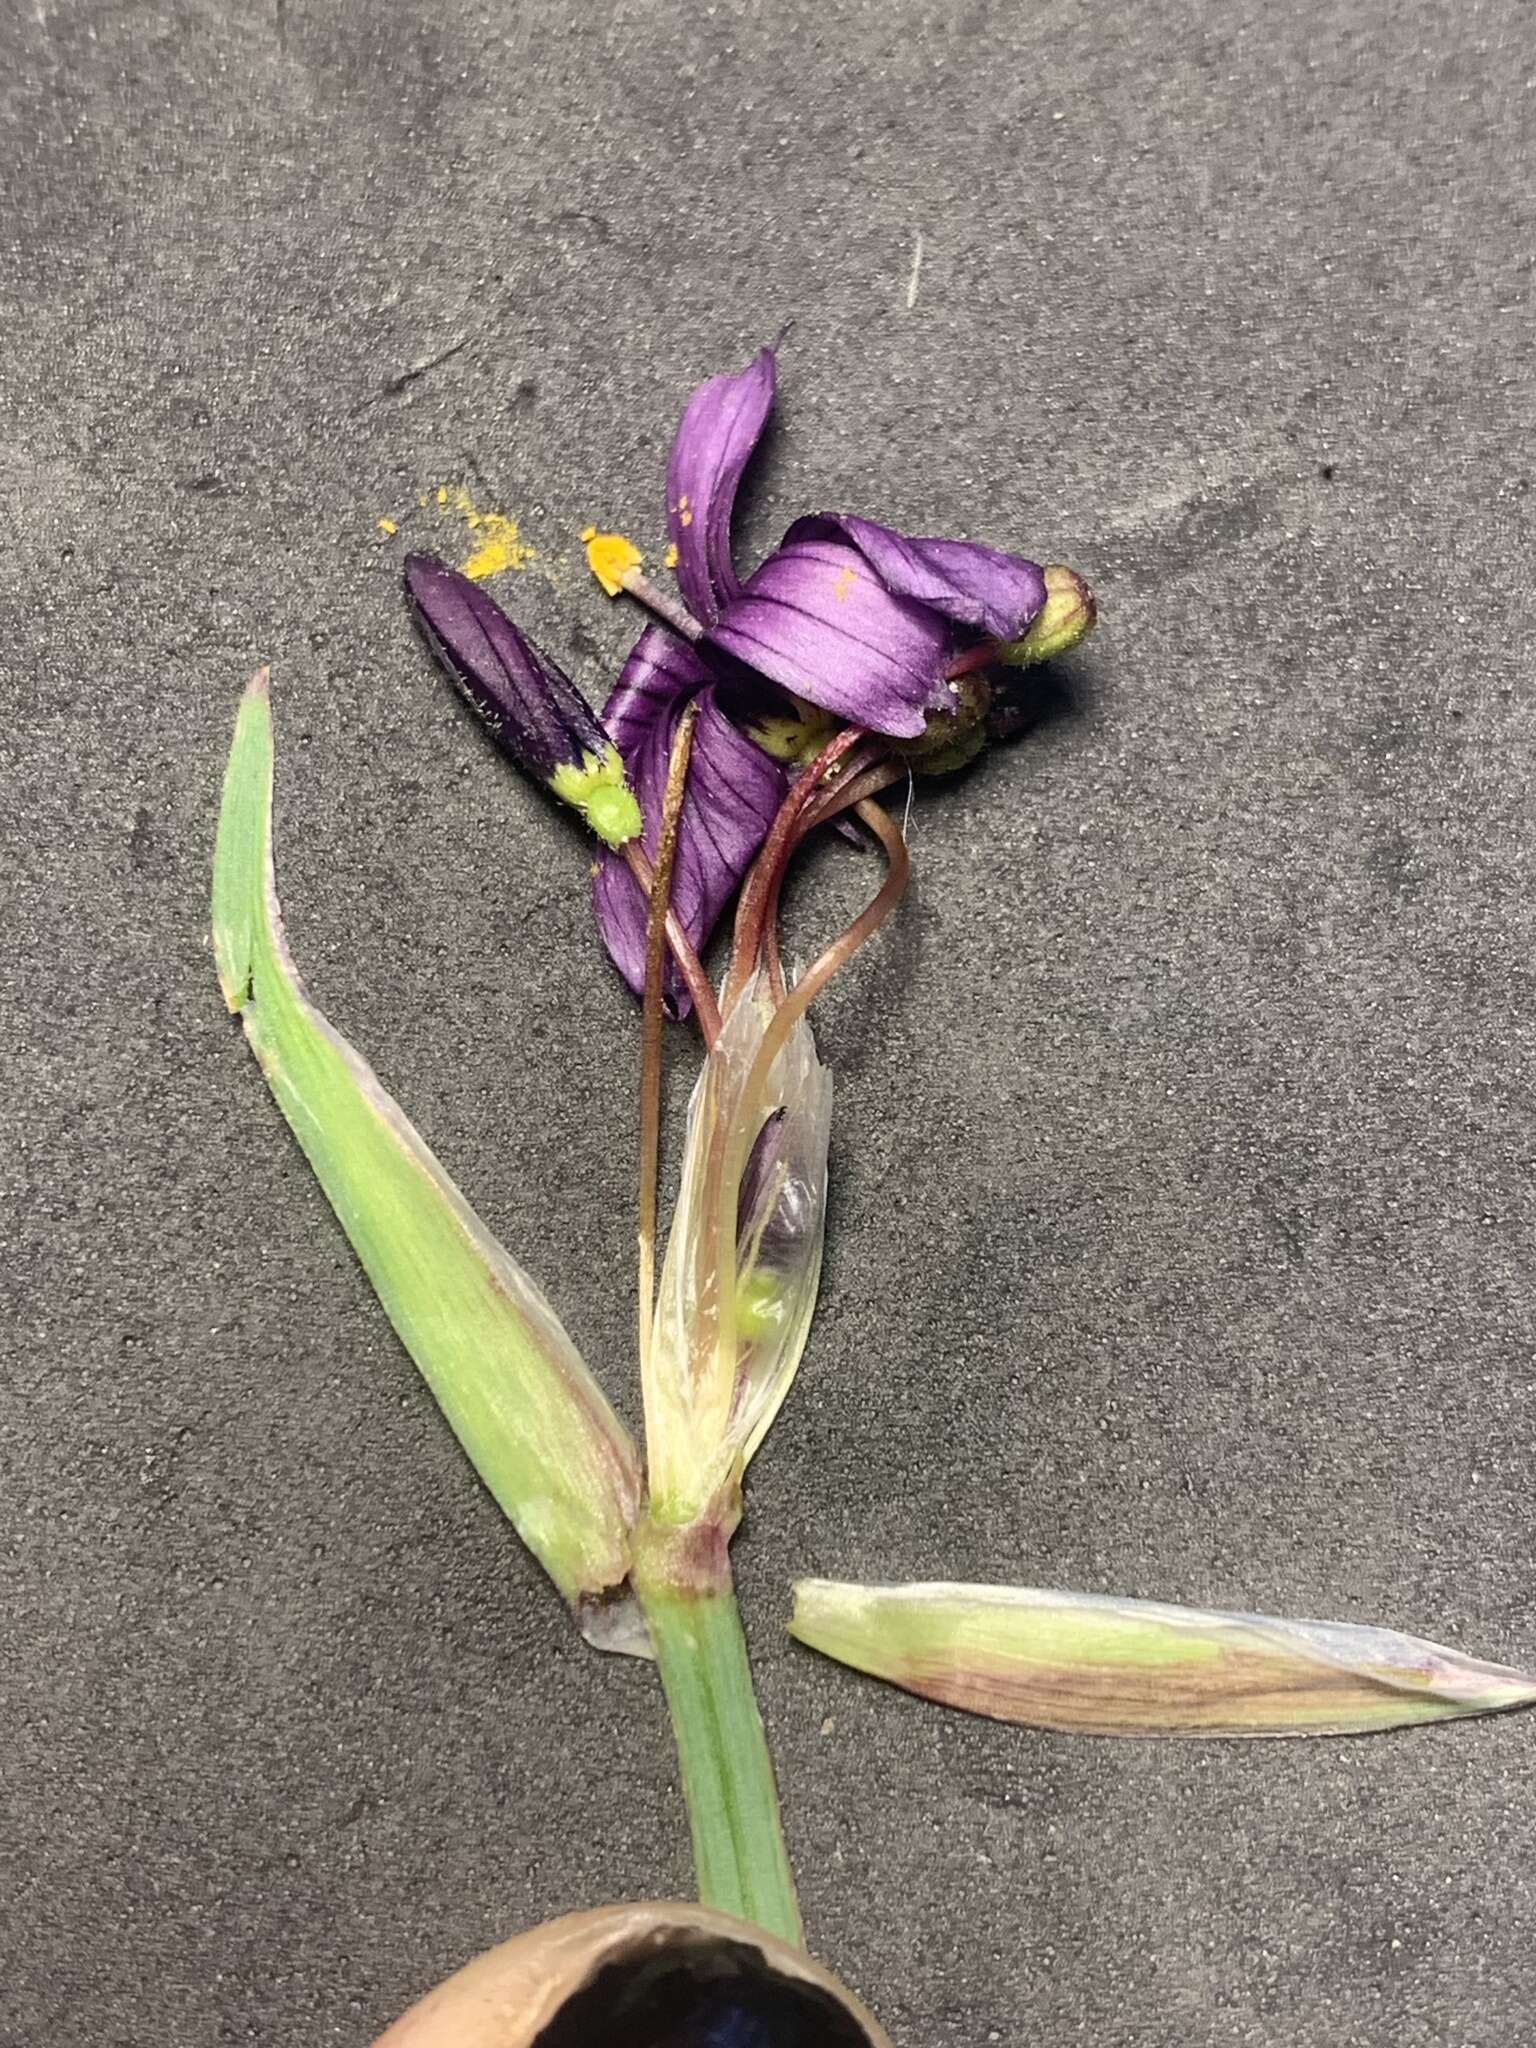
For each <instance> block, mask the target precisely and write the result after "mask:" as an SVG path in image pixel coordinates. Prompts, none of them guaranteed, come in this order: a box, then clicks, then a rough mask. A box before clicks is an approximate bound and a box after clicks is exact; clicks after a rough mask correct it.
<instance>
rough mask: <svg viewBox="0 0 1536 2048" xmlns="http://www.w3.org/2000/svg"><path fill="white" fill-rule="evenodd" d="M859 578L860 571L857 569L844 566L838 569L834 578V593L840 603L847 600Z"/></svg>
mask: <svg viewBox="0 0 1536 2048" xmlns="http://www.w3.org/2000/svg"><path fill="white" fill-rule="evenodd" d="M858 580H859V572H858V570H857V569H849V568H842V569H839V570H838V572H837V574H836V575H835V576H834V577H833V579H832V595H833V596H834V597H835V598H836V599H837V601H838V603H839V604H842V603H843V602H844V601H845V599H846V598H847V596H848V593H849V591H850V590H852V588H853V586H854V585H855V583H857V582H858Z"/></svg>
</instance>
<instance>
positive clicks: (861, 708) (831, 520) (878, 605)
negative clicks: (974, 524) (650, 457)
mask: <svg viewBox="0 0 1536 2048" xmlns="http://www.w3.org/2000/svg"><path fill="white" fill-rule="evenodd" d="M773 391H774V351H773V350H772V349H771V348H765V349H762V350H761V351H760V352H759V353H758V355H757V356H756V357H755V358H754V359H753V361H752V362H751V363H749V364H748V365H747V367H746V369H745V370H743V371H741V372H740V373H739V374H738V375H735V376H729V375H728V376H724V377H712V378H711V379H710V381H709V382H708V383H707V384H703V385H701V386H700V387H699V389H698V390H697V391H695V392H694V394H693V396H692V398H690V399H689V401H688V404H687V406H686V408H685V409H684V412H683V417H682V422H681V424H680V425H679V427H678V430H677V439H676V440H675V441H674V443H673V445H672V453H671V456H670V458H669V460H668V463H667V531H668V533H669V535H670V537H671V540H672V545H673V546H674V547H675V548H676V550H677V580H678V583H679V585H680V586H681V588H682V592H683V595H684V597H685V598H686V599H687V601H688V604H689V606H690V607H691V609H692V610H693V612H694V614H695V615H696V616H697V618H698V619H699V620H700V622H701V623H702V624H703V626H704V627H705V629H706V630H705V636H704V640H703V641H702V643H701V645H702V647H703V649H704V651H705V652H706V654H707V653H708V651H709V650H710V649H712V648H713V649H718V650H719V651H721V652H722V653H724V654H726V655H728V656H730V657H731V658H732V659H734V660H736V661H739V662H742V663H743V664H745V665H746V666H747V667H748V668H751V669H754V670H756V672H757V673H758V674H759V675H762V676H766V677H768V678H769V679H770V680H771V681H773V682H776V683H779V684H781V685H782V686H783V687H784V688H785V689H786V690H790V691H792V692H793V693H794V694H795V695H796V696H797V697H803V698H805V699H806V701H807V702H808V703H811V704H816V705H819V706H820V707H821V708H822V709H823V710H826V711H830V712H833V713H835V715H836V716H837V717H838V718H841V719H845V720H847V721H848V722H849V723H850V724H855V725H864V726H868V727H869V728H870V729H871V731H874V732H882V733H888V734H890V735H891V736H892V737H893V738H898V739H915V738H916V737H917V735H918V734H919V733H921V732H922V730H923V726H924V724H925V722H926V720H927V717H928V714H929V713H930V712H932V711H941V710H943V709H944V708H945V701H946V697H945V677H946V674H947V671H948V669H949V666H950V664H951V662H952V661H953V660H954V659H955V657H956V655H957V654H959V653H960V652H962V651H963V650H964V649H965V648H967V647H968V646H974V645H975V644H976V642H977V641H979V640H1016V639H1018V638H1019V636H1020V635H1021V634H1022V633H1024V632H1025V630H1026V629H1027V628H1028V626H1029V623H1030V621H1031V620H1032V619H1033V618H1034V616H1035V614H1036V613H1037V612H1038V611H1039V610H1040V607H1041V606H1042V605H1043V604H1044V602H1045V595H1046V592H1045V576H1044V572H1043V571H1042V570H1041V568H1040V567H1039V565H1038V564H1037V563H1034V562H1026V561H1024V560H1023V559H1022V558H1021V557H1019V556H1017V555H1005V554H1003V553H1002V552H1001V551H1000V550H999V549H997V548H989V547H983V546H982V545H981V544H980V543H979V542H975V541H960V540H921V539H920V540H909V539H906V538H905V537H904V536H903V535H901V534H899V533H894V532H893V531H892V530H891V528H890V527H888V526H880V525H877V524H876V522H875V521H874V520H872V519H857V518H853V517H851V516H849V515H846V514H835V513H824V514H821V515H820V516H818V517H816V518H812V519H797V520H796V521H795V523H794V525H793V526H792V527H791V528H790V529H789V531H788V533H786V534H785V536H784V539H783V541H782V542H781V543H780V545H779V546H778V548H776V549H775V551H774V552H773V554H771V555H770V556H769V557H768V559H767V561H765V562H764V563H763V564H762V565H761V567H760V568H758V569H756V570H754V572H753V573H752V574H751V575H750V576H749V577H748V578H747V579H746V582H745V583H742V582H741V581H739V579H738V578H737V575H736V570H735V565H734V563H733V562H732V560H731V546H730V530H731V510H732V507H733V505H734V503H735V499H736V490H737V486H738V485H739V484H740V482H741V478H742V473H743V471H744V470H745V469H746V466H747V461H748V458H749V457H750V456H751V454H752V451H753V449H754V448H755V446H756V445H757V440H758V437H759V435H760V434H761V433H762V430H763V426H764V424H765V422H766V420H767V418H768V413H769V411H770V409H771V407H772V405H773Z"/></svg>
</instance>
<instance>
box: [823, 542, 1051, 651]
mask: <svg viewBox="0 0 1536 2048" xmlns="http://www.w3.org/2000/svg"><path fill="white" fill-rule="evenodd" d="M801 538H804V539H808V540H810V539H826V540H844V541H850V542H851V543H852V544H853V546H854V547H856V548H857V549H858V550H859V552H860V553H861V554H862V555H863V556H864V558H865V560H866V561H867V562H868V563H869V565H870V567H871V568H872V569H873V570H874V571H875V573H876V574H877V575H878V576H879V578H880V580H881V582H882V583H883V584H884V585H885V587H886V589H887V590H889V591H890V592H891V593H892V595H893V596H896V597H910V598H912V599H914V600H915V601H916V602H917V603H919V604H924V605H928V606H929V607H931V609H932V610H934V611H936V612H940V613H942V615H943V616H944V617H945V618H946V619H953V620H954V622H955V624H956V625H957V626H969V627H971V628H972V629H973V630H974V631H976V632H978V633H985V634H986V635H987V637H988V638H989V639H992V640H1013V639H1016V638H1017V637H1018V635H1019V634H1020V633H1022V632H1023V631H1024V629H1025V627H1026V626H1027V625H1028V624H1029V622H1030V620H1031V619H1032V618H1033V617H1034V616H1035V614H1036V612H1037V611H1039V609H1040V607H1041V606H1042V605H1043V604H1044V603H1045V572H1044V570H1043V569H1042V568H1041V567H1040V565H1039V564H1038V563H1037V562H1026V561H1025V560H1024V559H1023V557H1022V556H1020V555H1005V554H1004V553H1003V552H1002V550H1001V549H1000V548H989V547H984V546H983V545H982V543H981V542H980V541H973V540H909V539H907V537H906V536H905V535H904V534H900V533H894V532H893V531H892V530H891V528H890V527H888V526H880V525H877V523H876V522H875V521H874V520H873V519H856V518H852V517H850V516H847V515H845V514H840V513H824V514H823V515H822V516H821V517H819V518H814V519H798V520H796V522H795V524H794V525H793V526H792V527H791V528H790V529H789V532H788V533H787V534H786V535H785V539H786V541H794V540H798V539H801Z"/></svg>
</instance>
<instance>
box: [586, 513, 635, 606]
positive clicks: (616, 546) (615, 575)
mask: <svg viewBox="0 0 1536 2048" xmlns="http://www.w3.org/2000/svg"><path fill="white" fill-rule="evenodd" d="M581 537H582V539H583V541H585V543H586V548H587V567H588V568H589V569H590V570H591V571H592V574H593V575H594V576H595V577H596V578H597V580H598V582H599V583H600V584H601V585H602V586H603V589H604V590H605V591H606V592H607V593H608V595H609V596H610V597H617V596H618V594H619V592H620V591H621V590H622V589H623V588H624V584H625V579H626V578H627V577H629V576H630V575H632V574H633V573H634V571H635V570H636V569H638V568H639V567H640V565H641V563H642V562H643V561H644V560H645V557H644V556H643V555H642V554H641V552H640V550H639V549H638V548H637V547H636V546H635V544H634V542H633V541H632V540H628V539H626V538H625V536H624V535H623V534H622V533H599V532H598V530H597V528H596V527H595V526H584V527H583V528H582V529H581Z"/></svg>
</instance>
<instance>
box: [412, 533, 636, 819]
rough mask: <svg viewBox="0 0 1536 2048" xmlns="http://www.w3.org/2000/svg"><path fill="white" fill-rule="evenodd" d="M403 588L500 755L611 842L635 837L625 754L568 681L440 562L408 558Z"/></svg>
mask: <svg viewBox="0 0 1536 2048" xmlns="http://www.w3.org/2000/svg"><path fill="white" fill-rule="evenodd" d="M405 587H406V591H407V593H408V595H409V597H410V601H411V607H412V609H413V611H414V612H415V614H416V623H417V624H418V625H419V626H420V628H421V631H422V636H423V638H424V639H425V640H426V642H427V645H428V646H429V647H430V648H431V649H432V652H433V653H434V654H435V655H436V656H437V658H438V660H439V662H441V664H442V666H443V668H444V669H445V670H446V671H447V672H448V674H449V676H450V677H451V678H452V679H453V681H454V682H455V683H456V684H457V685H458V687H459V689H460V691H461V692H462V693H463V695H464V696H465V697H466V698H467V699H468V700H469V702H470V704H471V705H473V707H474V709H475V711H476V712H477V713H478V714H479V717H480V720H481V723H482V724H483V725H484V726H485V727H486V729H487V731H488V732H489V733H490V735H491V737H492V738H493V739H494V740H495V742H496V744H497V745H498V746H499V747H500V748H501V750H502V752H503V753H504V754H508V755H510V756H511V758H512V759H513V760H514V761H515V762H516V763H517V764H518V766H519V767H520V768H522V769H523V770H524V771H525V772H526V773H527V774H529V775H531V776H532V777H533V778H534V780H535V781H536V782H542V783H543V784H544V785H545V787H546V788H548V789H550V790H552V791H553V792H554V794H555V795H556V796H558V797H560V798H561V799H562V800H563V801H564V802H566V803H568V804H571V805H573V806H574V808H575V809H576V810H578V811H580V813H581V815H582V816H583V817H584V818H585V819H586V821H587V823H588V824H589V825H590V826H591V827H592V830H593V831H594V832H595V833H596V834H597V836H598V837H599V838H600V839H601V840H603V841H604V842H605V843H606V844H607V845H608V846H610V847H619V846H623V845H625V844H626V843H627V842H628V841H629V840H631V839H634V838H636V837H637V836H638V834H639V832H640V811H639V807H638V806H637V804H636V802H635V797H634V792H633V790H632V789H631V787H630V784H629V780H628V777H627V775H626V773H625V765H624V761H623V758H622V756H621V754H620V753H619V750H618V749H617V748H616V747H615V745H614V742H613V740H612V739H611V738H610V737H609V735H608V733H606V732H605V731H604V730H603V728H602V726H601V725H599V724H598V722H597V719H596V718H595V717H594V715H593V712H592V707H591V706H590V705H589V704H588V703H587V700H586V698H585V697H583V696H582V694H581V692H580V691H579V690H578V689H577V687H576V685H575V684H574V683H573V682H572V681H571V679H570V677H569V676H567V675H566V674H565V673H564V671H563V670H562V669H560V668H558V667H557V666H556V664H555V663H554V662H552V661H551V660H550V658H549V656H548V655H547V654H544V653H542V652H541V651H540V649H539V648H537V647H536V646H535V645H534V644H533V642H532V641H531V640H529V639H527V638H526V637H525V636H524V635H523V634H522V633H520V632H519V631H518V630H517V628H516V626H514V625H513V623H512V621H511V620H510V619H509V618H508V617H507V615H506V613H505V612H504V611H502V609H501V607H500V606H499V605H498V604H497V603H496V602H495V601H494V599H492V598H490V597H489V596H487V594H486V593H485V591H483V590H482V589H481V588H480V587H479V585H478V584H475V583H471V582H470V580H469V578H468V577H467V576H461V575H460V574H459V572H458V570H457V569H450V568H449V567H448V565H447V563H446V562H440V561H438V560H437V558H436V556H434V555H407V556H406V558H405ZM663 775H665V764H663Z"/></svg>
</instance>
